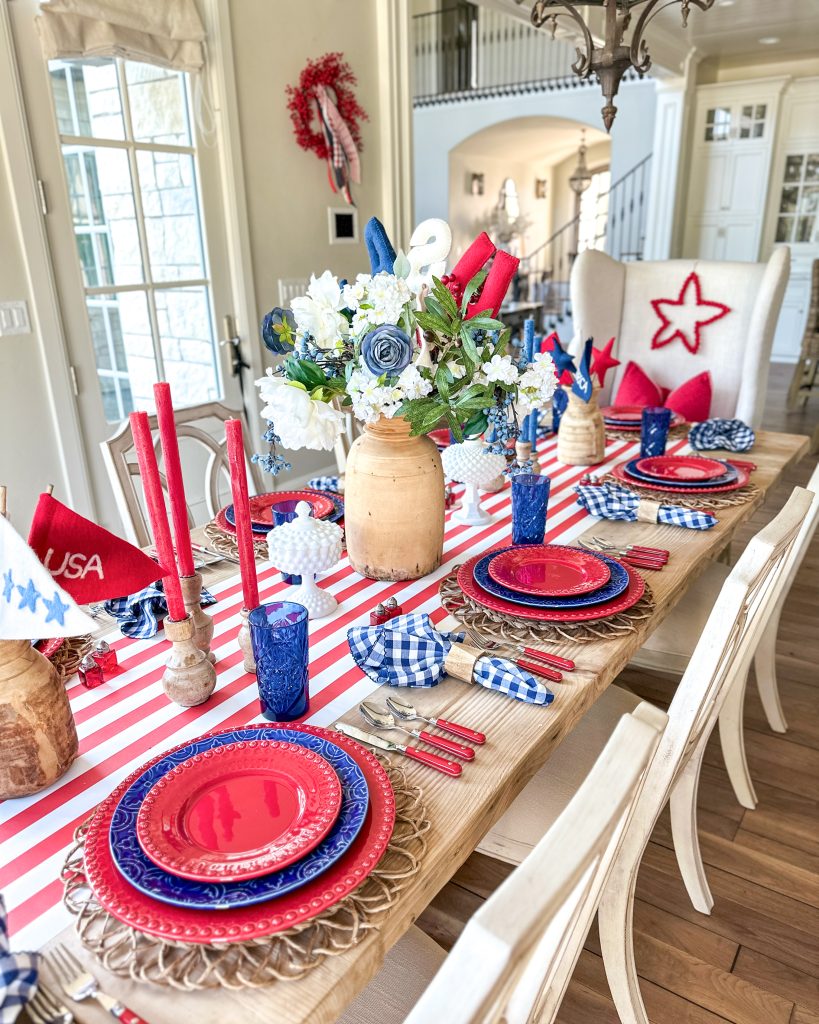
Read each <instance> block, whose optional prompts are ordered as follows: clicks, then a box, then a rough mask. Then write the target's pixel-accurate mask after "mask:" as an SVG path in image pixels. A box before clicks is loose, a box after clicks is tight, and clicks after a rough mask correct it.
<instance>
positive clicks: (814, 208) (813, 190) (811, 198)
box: [801, 185, 819, 213]
mask: <svg viewBox="0 0 819 1024" xmlns="http://www.w3.org/2000/svg"><path fill="white" fill-rule="evenodd" d="M801 212H802V213H819V185H808V186H807V187H806V188H805V189H804V190H803V192H802V203H801Z"/></svg>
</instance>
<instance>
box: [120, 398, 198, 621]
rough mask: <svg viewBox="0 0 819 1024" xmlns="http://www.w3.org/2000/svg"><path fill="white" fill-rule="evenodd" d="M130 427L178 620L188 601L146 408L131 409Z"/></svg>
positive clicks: (170, 603)
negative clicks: (176, 554) (179, 574)
mask: <svg viewBox="0 0 819 1024" xmlns="http://www.w3.org/2000/svg"><path fill="white" fill-rule="evenodd" d="M130 419H131V431H132V433H133V435H134V445H135V447H136V453H137V461H138V462H139V475H140V477H141V478H142V489H143V491H144V492H145V503H146V504H147V506H148V518H149V519H150V521H151V532H152V533H153V535H154V544H155V545H156V553H157V555H158V556H159V564H160V565H161V566H162V568H163V569H165V571H166V572H167V573H168V575H167V576H164V577H163V579H162V584H163V586H164V588H165V599H166V601H167V603H168V614H169V616H170V617H171V618H172V619H173V620H174V622H179V621H181V620H182V619H184V618H185V616H186V614H187V613H186V611H185V602H184V601H183V600H182V588H181V586H180V585H179V577H178V576H177V573H176V560H175V559H174V555H173V543H172V541H171V528H170V525H169V524H168V512H167V510H166V508H165V496H164V495H163V493H162V483H161V482H160V479H159V467H158V466H157V464H156V452H155V451H154V443H153V438H152V437H151V428H150V426H149V424H148V414H147V413H146V412H132V413H131V416H130Z"/></svg>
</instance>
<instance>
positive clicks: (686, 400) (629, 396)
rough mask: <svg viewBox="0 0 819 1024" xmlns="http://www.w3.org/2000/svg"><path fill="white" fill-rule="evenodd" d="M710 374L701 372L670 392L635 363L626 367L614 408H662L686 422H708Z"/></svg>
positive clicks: (710, 391) (710, 390) (710, 393)
mask: <svg viewBox="0 0 819 1024" xmlns="http://www.w3.org/2000/svg"><path fill="white" fill-rule="evenodd" d="M711 396H712V388H711V374H710V373H709V372H708V371H707V370H704V371H703V372H702V373H698V374H697V375H696V377H692V378H691V379H690V380H687V381H686V382H685V383H684V384H681V385H680V386H679V387H678V388H675V389H674V390H673V391H669V390H668V388H661V387H660V386H659V385H657V384H655V382H654V381H653V380H652V379H651V377H649V376H648V374H647V373H646V372H645V370H643V369H642V368H641V367H640V366H638V365H637V364H636V363H635V362H629V364H628V366H626V369H625V373H624V374H623V379H622V380H621V381H620V387H619V388H618V389H617V395H616V396H615V399H614V404H615V405H642V406H646V405H665V406H668V408H669V409H673V410H674V412H677V413H679V414H680V416H684V417H685V418H686V420H688V422H689V423H699V422H700V421H701V420H707V419H708V417H709V416H710V414H711Z"/></svg>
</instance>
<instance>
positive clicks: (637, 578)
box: [458, 555, 646, 622]
mask: <svg viewBox="0 0 819 1024" xmlns="http://www.w3.org/2000/svg"><path fill="white" fill-rule="evenodd" d="M482 557H483V555H475V557H474V558H470V559H469V561H468V562H464V564H463V565H462V566H460V567H459V568H458V586H459V587H460V588H461V590H462V591H463V592H464V593H465V594H466V596H467V597H471V598H472V600H473V601H477V603H478V604H480V605H483V607H484V608H489V610H490V611H493V612H503V613H504V614H505V615H509V616H511V617H513V618H516V619H534V620H535V621H536V622H586V621H589V620H591V619H607V618H610V617H611V616H612V615H617V613H618V612H624V611H625V610H626V609H627V608H631V606H632V605H634V604H637V602H638V601H639V600H640V598H641V597H642V596H643V594H644V593H645V589H646V584H645V580H644V579H643V577H642V576H641V575H640V574H639V573H638V572H637V571H636V570H635V569H632V568H631V566H629V565H626V564H625V563H624V562H620V560H619V559H617V558H615V559H612V561H615V562H619V564H620V565H622V566H623V568H624V569H625V570H626V572H627V573H628V578H629V579H628V587H627V588H626V589H625V590H624V591H623V593H622V594H620V595H619V596H618V597H615V598H612V600H611V601H604V602H603V603H602V604H593V605H590V606H589V607H588V608H566V609H564V610H563V611H556V610H553V609H551V608H549V609H547V608H527V607H526V606H525V605H522V604H513V603H512V602H511V601H505V600H504V599H503V598H502V597H495V596H494V595H492V594H488V593H487V592H486V591H485V590H483V589H482V588H481V587H479V586H478V584H477V583H476V582H475V580H474V578H473V576H472V570H473V569H474V567H475V563H476V562H477V561H478V560H479V559H481V558H482Z"/></svg>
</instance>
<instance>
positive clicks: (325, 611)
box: [257, 501, 341, 663]
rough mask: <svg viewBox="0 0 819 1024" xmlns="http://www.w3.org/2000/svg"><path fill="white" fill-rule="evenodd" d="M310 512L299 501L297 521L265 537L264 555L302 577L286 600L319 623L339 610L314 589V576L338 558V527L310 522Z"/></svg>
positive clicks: (339, 538) (283, 570)
mask: <svg viewBox="0 0 819 1024" xmlns="http://www.w3.org/2000/svg"><path fill="white" fill-rule="evenodd" d="M310 511H311V510H310V505H309V504H308V503H307V502H306V501H300V502H299V503H298V505H297V506H296V518H295V519H294V520H293V521H292V522H290V523H282V524H281V525H280V526H277V527H276V528H275V529H274V530H271V531H270V533H269V534H268V535H267V551H268V556H269V558H270V561H271V562H272V563H273V565H275V566H276V568H277V569H279V571H280V572H283V573H288V574H290V575H294V576H300V577H301V583H300V584H299V586H296V587H292V588H291V589H290V590H289V591H288V593H287V597H288V600H290V601H294V602H297V603H298V604H300V605H303V606H304V607H305V608H306V609H307V611H308V613H309V615H310V618H311V619H320V618H323V617H324V616H325V615H330V614H331V613H332V612H334V611H335V610H336V608H337V607H338V601H336V599H335V598H334V597H333V595H332V594H328V593H327V591H326V590H321V589H320V588H319V587H318V586H316V573H319V572H324V571H325V570H326V569H331V568H332V567H333V566H334V565H335V564H336V562H338V560H339V559H340V558H341V527H340V526H337V525H336V524H335V523H328V522H326V521H325V520H319V519H313V518H312V516H311V515H310ZM257 663H258V658H257Z"/></svg>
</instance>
